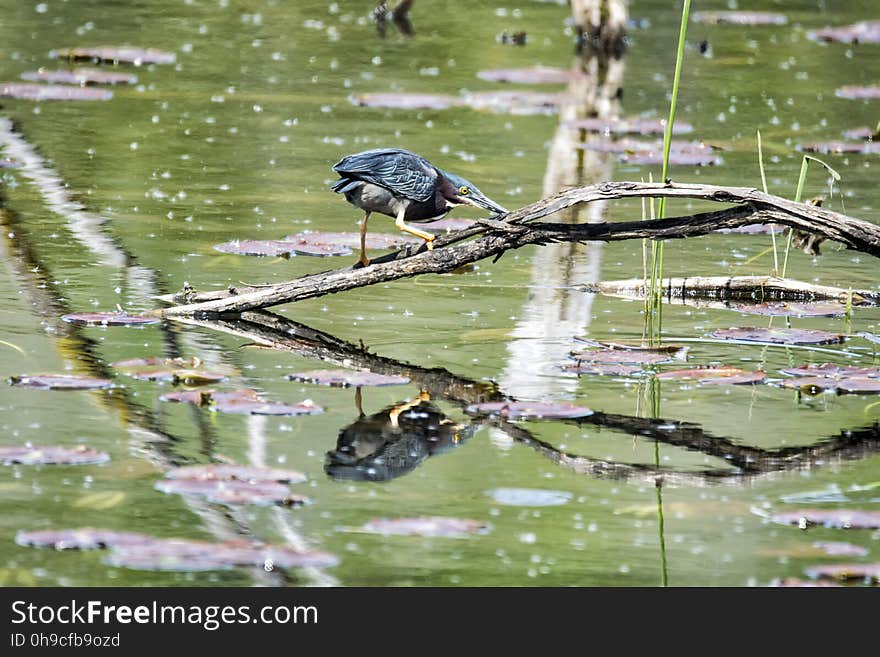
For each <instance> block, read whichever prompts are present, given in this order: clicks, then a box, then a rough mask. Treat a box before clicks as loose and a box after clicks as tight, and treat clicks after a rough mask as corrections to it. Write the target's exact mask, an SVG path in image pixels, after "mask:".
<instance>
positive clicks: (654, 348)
mask: <svg viewBox="0 0 880 657" xmlns="http://www.w3.org/2000/svg"><path fill="white" fill-rule="evenodd" d="M574 339H575V340H577V341H578V342H583V343H586V344H588V345H590V346H591V347H602V348H603V349H623V350H626V351H648V352H652V353H657V354H670V355H671V354H677V353H679V352H682V351H687V349H688V347H686V346H685V345H683V344H658V345H646V344H644V343H643V342H641V341H636V340H632V341H627V340H615V341H613V342H611V341H608V340H595V339H593V338H581V337H578V336H575V338H574Z"/></svg>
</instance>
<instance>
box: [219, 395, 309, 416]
mask: <svg viewBox="0 0 880 657" xmlns="http://www.w3.org/2000/svg"><path fill="white" fill-rule="evenodd" d="M211 407H212V408H214V409H216V410H218V411H221V412H223V413H234V414H237V415H286V416H290V415H317V414H318V413H323V412H324V409H323V408H321V407H320V406H318V405H317V404H314V403H312V402H309V401H306V402H302V403H300V404H283V403H281V402H272V401H263V400H259V399H257V400H252V399H241V398H238V399H225V400H221V399H217V397H214V398H213V403H212V404H211Z"/></svg>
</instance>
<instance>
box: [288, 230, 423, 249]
mask: <svg viewBox="0 0 880 657" xmlns="http://www.w3.org/2000/svg"><path fill="white" fill-rule="evenodd" d="M284 240H285V241H288V242H294V243H296V244H298V245H303V244H314V245H319V246H331V247H347V248H348V249H359V248H360V247H361V235H360V233H318V232H311V231H307V232H304V233H297V234H296V235H288V236H287V237H285V238H284ZM365 242H366V247H367V248H368V249H395V248H398V247H401V246H406V245H407V244H422V242H423V240H421V239H418V238H415V237H409V236H408V235H404V234H403V233H398V234H391V233H369V232H368V233H367V236H366V240H365ZM349 253H351V250H349ZM340 255H347V254H340Z"/></svg>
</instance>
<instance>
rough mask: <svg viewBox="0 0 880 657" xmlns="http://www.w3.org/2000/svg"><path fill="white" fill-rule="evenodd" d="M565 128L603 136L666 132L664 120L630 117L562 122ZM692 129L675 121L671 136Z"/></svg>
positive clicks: (690, 126) (688, 124)
mask: <svg viewBox="0 0 880 657" xmlns="http://www.w3.org/2000/svg"><path fill="white" fill-rule="evenodd" d="M563 125H564V126H565V127H567V128H579V129H581V130H586V131H588V132H598V133H600V134H605V135H626V134H635V135H662V134H664V132H665V131H666V119H642V118H638V117H632V118H627V119H596V118H591V119H573V120H571V121H564V122H563ZM693 130H694V127H693V126H692V125H691V124H690V123H685V122H684V121H676V122H675V125H674V126H673V127H672V134H674V135H684V134H688V133H689V132H693Z"/></svg>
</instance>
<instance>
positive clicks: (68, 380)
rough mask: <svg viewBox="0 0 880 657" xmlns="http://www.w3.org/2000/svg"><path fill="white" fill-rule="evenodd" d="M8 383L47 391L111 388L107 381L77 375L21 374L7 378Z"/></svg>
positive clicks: (111, 383) (110, 383)
mask: <svg viewBox="0 0 880 657" xmlns="http://www.w3.org/2000/svg"><path fill="white" fill-rule="evenodd" d="M9 383H10V384H12V385H14V386H18V387H20V388H41V389H47V390H97V389H100V388H112V387H113V382H112V381H110V380H109V379H96V378H92V377H88V376H80V375H79V374H22V375H21V376H11V377H9Z"/></svg>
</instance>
